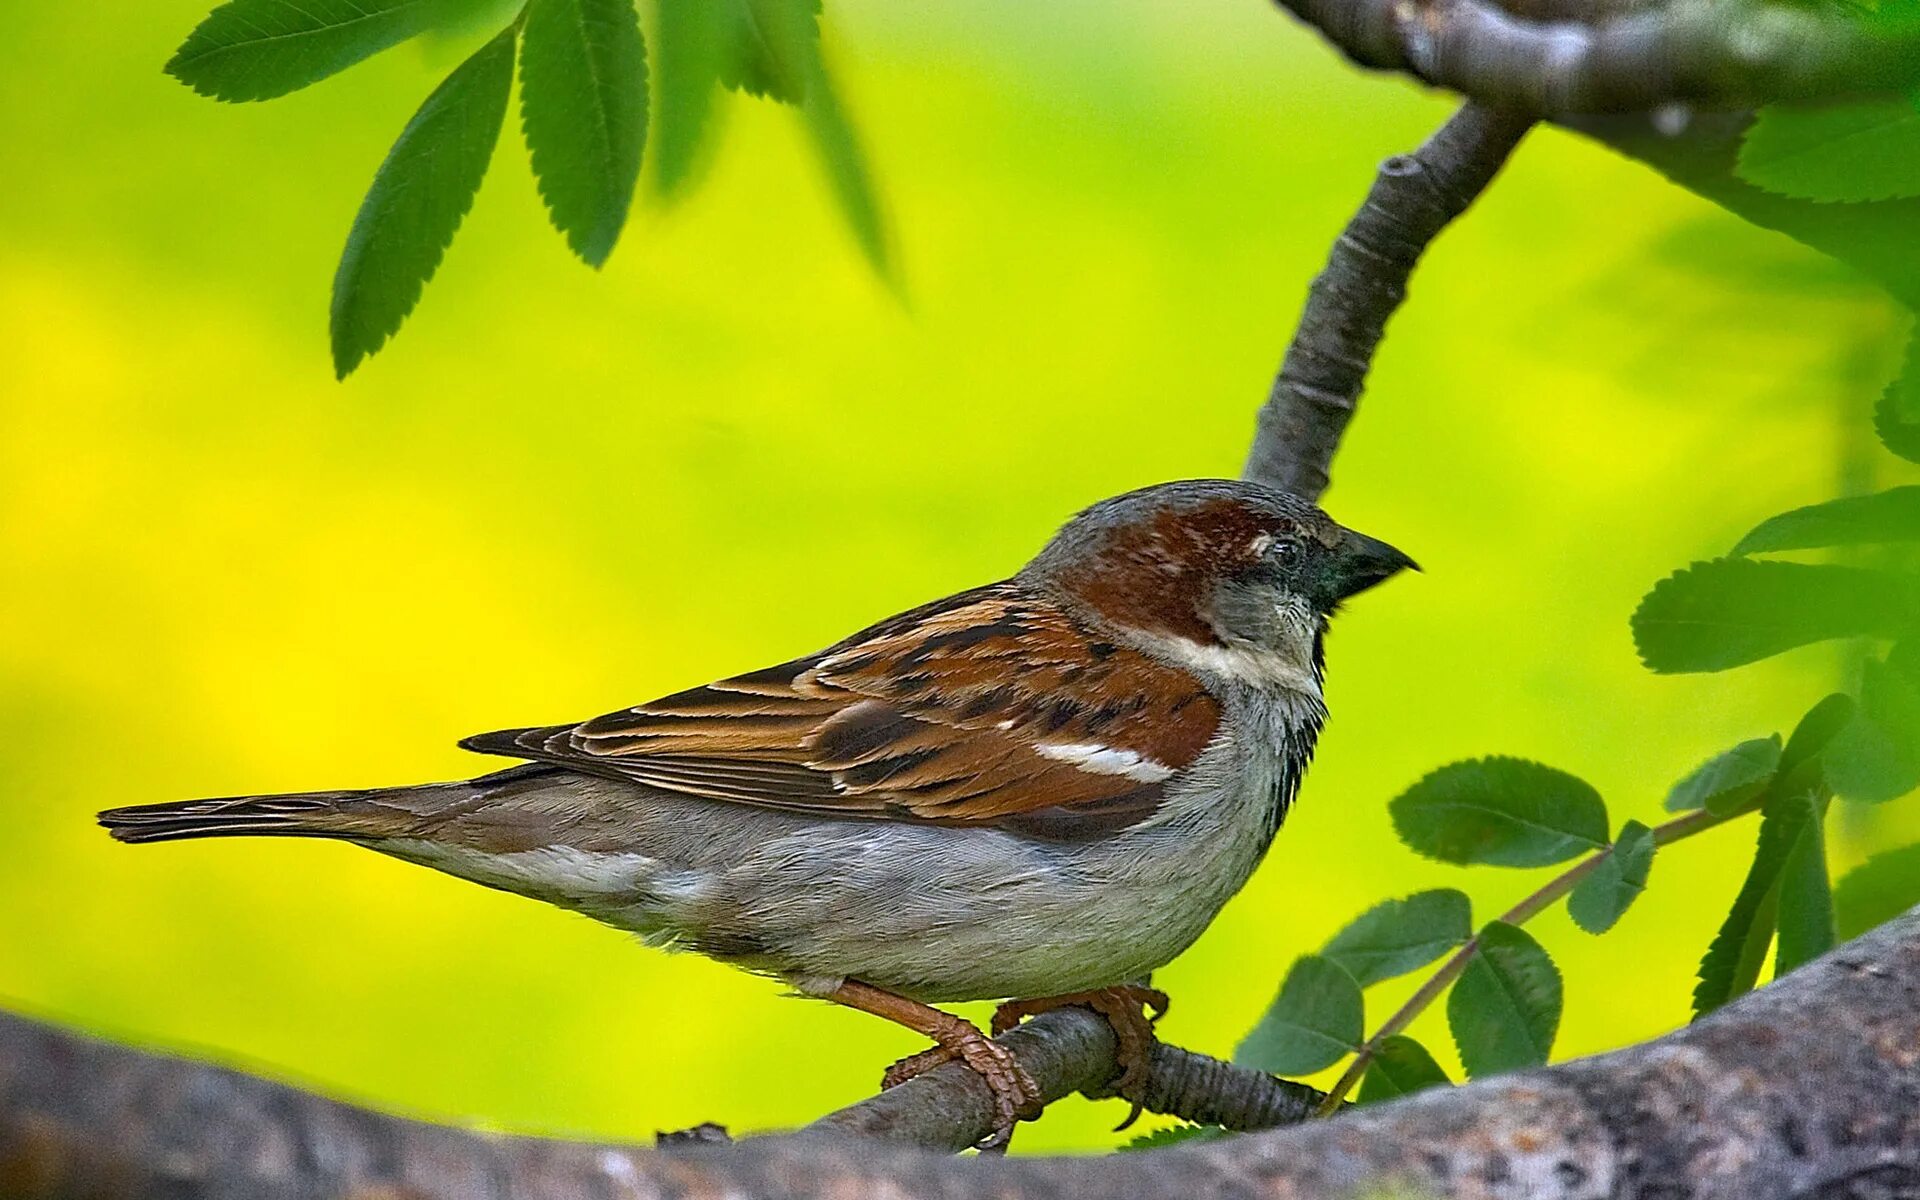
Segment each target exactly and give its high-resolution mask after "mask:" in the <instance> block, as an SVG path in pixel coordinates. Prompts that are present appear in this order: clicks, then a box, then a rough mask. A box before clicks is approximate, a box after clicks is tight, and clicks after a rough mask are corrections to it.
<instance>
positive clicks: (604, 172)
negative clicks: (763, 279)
mask: <svg viewBox="0 0 1920 1200" xmlns="http://www.w3.org/2000/svg"><path fill="white" fill-rule="evenodd" d="M520 120H521V126H522V129H523V130H524V131H525V133H526V138H527V149H528V151H529V152H530V153H531V154H532V156H533V173H534V175H535V176H536V177H537V178H538V179H539V181H540V196H541V198H542V199H544V200H545V201H546V202H547V209H548V211H549V212H550V213H551V214H552V217H553V224H554V227H555V228H556V229H558V230H560V232H562V233H564V234H565V235H566V237H567V244H568V245H569V246H572V247H573V252H574V253H575V254H578V255H579V256H580V257H581V258H582V259H583V260H585V261H586V262H587V263H588V264H590V265H592V266H595V267H598V266H600V265H601V264H602V263H604V262H606V261H607V255H609V254H611V253H613V244H614V242H616V241H618V240H619V237H620V230H621V227H622V226H624V225H625V224H626V221H627V208H628V206H629V205H630V204H631V203H632V201H633V188H634V184H635V183H636V182H637V181H638V180H639V178H640V155H641V152H642V150H643V148H644V147H645V145H646V141H647V48H646V44H645V42H643V41H642V40H641V36H640V18H639V16H638V14H636V13H635V12H634V10H633V0H529V3H528V5H527V9H526V24H525V28H524V29H523V30H522V33H521V42H520Z"/></svg>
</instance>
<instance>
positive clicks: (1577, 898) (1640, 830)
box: [1567, 821, 1654, 933]
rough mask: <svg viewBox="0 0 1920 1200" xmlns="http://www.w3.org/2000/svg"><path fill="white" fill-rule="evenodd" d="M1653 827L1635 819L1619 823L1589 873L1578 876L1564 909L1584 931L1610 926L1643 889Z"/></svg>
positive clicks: (1650, 864) (1650, 866)
mask: <svg viewBox="0 0 1920 1200" xmlns="http://www.w3.org/2000/svg"><path fill="white" fill-rule="evenodd" d="M1653 850H1654V844H1653V830H1651V829H1649V828H1647V827H1646V826H1645V825H1642V824H1641V823H1640V822H1638V821H1628V822H1627V823H1626V824H1625V825H1622V826H1621V827H1620V836H1619V837H1616V838H1614V839H1613V848H1612V849H1611V850H1608V851H1607V855H1606V857H1605V858H1603V859H1601V860H1600V865H1599V866H1597V867H1595V868H1594V870H1593V874H1591V875H1589V876H1587V877H1586V878H1585V879H1583V880H1581V881H1580V883H1579V886H1577V887H1575V888H1574V889H1573V895H1571V896H1568V897H1567V913H1568V915H1569V916H1571V917H1572V918H1573V923H1574V924H1575V925H1578V926H1579V927H1580V928H1582V929H1584V930H1586V931H1587V932H1588V933H1605V932H1606V931H1607V930H1609V929H1612V928H1613V926H1614V923H1615V922H1617V921H1618V920H1619V919H1620V917H1621V915H1622V914H1623V913H1625V912H1626V911H1627V908H1628V907H1629V906H1630V905H1632V903H1633V902H1634V901H1635V900H1638V899H1639V898H1640V893H1641V892H1643V891H1645V890H1646V889H1647V874H1648V872H1650V871H1651V870H1652V869H1653Z"/></svg>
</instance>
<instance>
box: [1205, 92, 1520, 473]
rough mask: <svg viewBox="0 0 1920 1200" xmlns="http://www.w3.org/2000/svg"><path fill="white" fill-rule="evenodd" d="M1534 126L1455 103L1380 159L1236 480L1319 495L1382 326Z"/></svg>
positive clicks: (1315, 289)
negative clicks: (1444, 236)
mask: <svg viewBox="0 0 1920 1200" xmlns="http://www.w3.org/2000/svg"><path fill="white" fill-rule="evenodd" d="M1532 123H1533V122H1532V119H1531V118H1529V117H1523V116H1518V115H1515V114H1513V113H1508V112H1502V111H1498V110H1495V109H1490V108H1486V107H1484V106H1482V105H1479V104H1472V103H1469V104H1466V105H1463V106H1462V107H1461V109H1460V111H1459V112H1457V113H1455V114H1454V115H1453V118H1452V119H1451V120H1449V121H1448V122H1447V123H1446V124H1445V125H1442V126H1441V127H1440V129H1439V130H1438V131H1437V132H1435V133H1434V135H1433V136H1432V137H1431V138H1429V139H1427V142H1426V144H1425V145H1423V146H1421V147H1420V148H1419V149H1418V150H1416V151H1414V152H1413V153H1412V154H1407V155H1401V156H1397V157H1394V158H1390V159H1388V160H1387V161H1386V162H1384V163H1382V164H1381V165H1380V173H1379V176H1378V177H1377V178H1376V179H1375V180H1374V183H1373V188H1372V190H1371V191H1369V192H1368V193H1367V198H1366V201H1365V202H1364V203H1362V204H1361V206H1360V211H1358V212H1356V213H1355V214H1354V215H1353V219H1352V220H1351V221H1349V222H1348V223H1347V227H1346V229H1345V231H1343V232H1342V233H1341V235H1340V237H1339V239H1338V240H1337V241H1335V242H1334V244H1333V250H1332V252H1331V253H1330V254H1329V255H1328V258H1327V265H1326V268H1325V269H1324V270H1322V271H1321V272H1320V275H1319V277H1318V278H1316V279H1315V280H1314V281H1313V285H1312V287H1310V288H1309V289H1308V292H1307V304H1306V308H1305V310H1304V311H1303V312H1302V313H1301V314H1300V323H1299V325H1298V326H1297V327H1296V329H1295V331H1294V335H1293V341H1292V343H1291V344H1290V345H1288V347H1287V353H1286V357H1285V359H1284V360H1283V361H1282V363H1281V366H1280V374H1279V376H1278V377H1277V378H1276V379H1275V380H1274V381H1273V390H1272V392H1271V394H1270V395H1269V396H1268V397H1267V402H1266V404H1265V405H1263V406H1262V407H1261V409H1260V415H1259V417H1258V420H1257V427H1256V431H1255V434H1254V439H1253V449H1252V451H1251V452H1250V453H1249V454H1248V456H1247V465H1246V467H1245V469H1244V470H1243V471H1242V475H1243V476H1244V477H1245V478H1247V479H1251V480H1254V481H1256V482H1260V483H1265V484H1268V485H1271V486H1273V487H1277V488H1281V489H1283V490H1286V491H1290V492H1296V493H1298V494H1300V495H1302V496H1305V497H1307V498H1308V499H1317V498H1319V496H1320V494H1321V493H1322V492H1324V491H1325V490H1326V488H1327V483H1328V475H1327V472H1328V470H1329V468H1330V466H1331V464H1332V462H1333V455H1334V451H1335V450H1337V449H1338V448H1339V445H1340V436H1341V435H1342V434H1343V433H1345V432H1346V428H1347V423H1348V422H1349V421H1351V420H1352V419H1353V413H1354V409H1355V407H1356V406H1357V405H1358V403H1359V400H1360V389H1361V388H1362V387H1363V386H1364V385H1365V383H1366V378H1367V370H1368V368H1369V367H1371V366H1372V364H1373V354H1374V351H1375V350H1376V349H1377V348H1378V347H1379V345H1380V339H1381V337H1382V335H1383V334H1384V332H1385V330H1386V325H1387V318H1389V317H1391V316H1392V315H1393V313H1394V310H1395V309H1397V308H1399V307H1400V302H1401V301H1402V300H1404V299H1405V298H1406V294H1407V280H1408V278H1409V277H1410V276H1411V275H1412V274H1413V268H1414V266H1415V264H1417V263H1418V262H1419V261H1420V256H1421V254H1422V253H1424V252H1425V251H1426V248H1427V245H1428V244H1429V243H1430V242H1432V241H1433V239H1434V238H1436V237H1438V236H1439V235H1440V231H1441V230H1443V229H1445V228H1446V227H1447V225H1448V224H1450V223H1451V222H1452V221H1453V219H1454V218H1455V217H1458V216H1459V215H1460V214H1461V213H1463V212H1465V211H1466V210H1467V207H1468V205H1470V204H1472V203H1473V201H1474V200H1475V198H1477V197H1478V196H1479V195H1480V193H1481V192H1482V191H1484V190H1486V187H1487V185H1488V184H1489V183H1492V182H1493V177H1494V176H1495V175H1496V174H1498V173H1499V171H1500V168H1501V166H1502V165H1503V164H1504V163H1505V162H1506V161H1507V156H1508V155H1509V154H1511V153H1512V152H1513V149H1514V147H1515V146H1517V145H1518V144H1519V142H1520V139H1521V138H1522V137H1523V136H1525V134H1526V132H1527V130H1528V129H1529V128H1530V127H1531V126H1532Z"/></svg>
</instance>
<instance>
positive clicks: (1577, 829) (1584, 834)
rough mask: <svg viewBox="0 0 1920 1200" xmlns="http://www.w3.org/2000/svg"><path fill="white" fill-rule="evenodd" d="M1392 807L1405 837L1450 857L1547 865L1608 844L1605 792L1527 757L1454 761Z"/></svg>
mask: <svg viewBox="0 0 1920 1200" xmlns="http://www.w3.org/2000/svg"><path fill="white" fill-rule="evenodd" d="M1388 807H1389V810H1390V811H1391V812H1392V814H1393V827H1394V829H1395V830H1396V831H1398V832H1399V834H1400V840H1401V841H1403V842H1405V843H1406V844H1407V845H1409V846H1411V847H1412V848H1413V849H1415V850H1417V851H1419V852H1420V853H1421V854H1424V855H1427V856H1428V857H1429V858H1437V859H1440V860H1441V861H1443V862H1451V863H1488V864H1491V865H1493V866H1500V867H1544V866H1550V865H1552V864H1553V863H1557V862H1562V861H1565V860H1566V859H1569V858H1572V857H1573V856H1575V855H1576V854H1580V853H1582V852H1584V851H1587V850H1597V849H1599V848H1600V847H1601V846H1604V845H1606V844H1607V806H1606V802H1605V801H1603V800H1601V798H1600V793H1599V792H1596V791H1594V790H1593V787H1592V786H1591V785H1590V784H1588V783H1586V782H1585V781H1584V780H1581V779H1578V778H1575V777H1574V776H1572V775H1569V774H1567V773H1566V772H1565V771H1557V770H1555V769H1553V768H1552V767H1547V766H1542V765H1541V764H1539V763H1536V762H1528V761H1526V760H1524V759H1518V758H1484V759H1476V760H1472V761H1469V762H1459V763H1453V764H1451V765H1450V766H1445V767H1442V768H1440V769H1439V770H1438V771H1435V772H1434V773H1433V774H1431V775H1429V776H1427V777H1426V778H1425V779H1422V780H1421V781H1420V782H1419V783H1416V784H1414V785H1413V787H1411V788H1409V789H1408V790H1407V791H1406V792H1404V793H1402V794H1401V795H1400V796H1399V797H1397V798H1396V799H1395V800H1394V801H1393V803H1392V804H1391V805H1389V806H1388Z"/></svg>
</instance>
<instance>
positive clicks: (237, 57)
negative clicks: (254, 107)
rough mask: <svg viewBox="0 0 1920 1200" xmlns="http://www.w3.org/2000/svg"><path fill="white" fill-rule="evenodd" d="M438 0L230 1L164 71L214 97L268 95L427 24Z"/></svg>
mask: <svg viewBox="0 0 1920 1200" xmlns="http://www.w3.org/2000/svg"><path fill="white" fill-rule="evenodd" d="M434 5H435V0H228V3H226V4H222V5H221V6H220V7H218V8H216V9H214V10H213V11H212V12H211V13H209V14H207V18H206V20H204V21H202V22H200V24H199V25H197V26H195V27H194V30H193V32H192V33H190V34H188V35H187V40H186V41H185V42H182V43H181V45H180V49H178V50H176V51H175V52H174V55H173V57H172V58H171V59H169V60H168V61H167V66H166V71H167V74H169V75H171V76H173V77H174V78H175V79H178V80H179V81H180V82H182V83H184V84H186V85H187V86H188V87H190V88H192V89H193V90H194V91H196V92H199V93H200V94H201V95H203V96H211V97H213V98H214V99H216V100H232V101H242V100H271V99H273V98H274V97H275V96H284V95H286V94H287V93H288V92H293V91H298V90H299V89H301V88H303V87H306V86H307V85H308V84H310V83H317V82H319V81H320V80H322V79H325V78H326V77H327V76H329V75H332V74H335V73H336V72H339V71H344V70H346V69H347V68H348V67H351V66H352V65H353V64H355V63H357V62H359V61H361V60H362V59H365V58H369V57H371V56H373V55H375V54H378V53H379V52H380V51H382V50H385V49H387V48H388V47H390V46H397V45H399V44H400V43H401V42H404V41H406V40H407V39H408V38H410V37H412V36H414V35H415V34H417V33H420V32H421V31H423V30H425V29H426V28H427V26H428V25H429V24H431V23H432V18H433V14H434Z"/></svg>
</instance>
